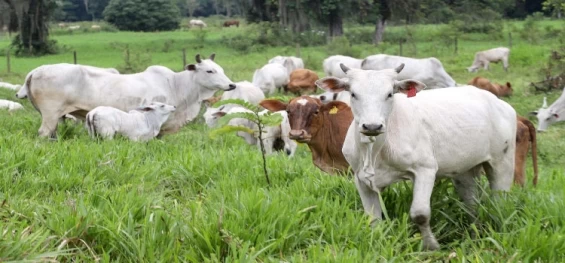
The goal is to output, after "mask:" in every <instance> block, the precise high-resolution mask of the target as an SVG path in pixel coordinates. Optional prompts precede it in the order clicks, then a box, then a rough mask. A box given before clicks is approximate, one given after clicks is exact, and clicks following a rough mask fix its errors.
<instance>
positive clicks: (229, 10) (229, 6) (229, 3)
mask: <svg viewBox="0 0 565 263" xmlns="http://www.w3.org/2000/svg"><path fill="white" fill-rule="evenodd" d="M224 5H225V6H224V7H225V8H226V16H227V17H231V8H232V6H231V5H232V3H231V2H229V1H228V2H226V3H224Z"/></svg>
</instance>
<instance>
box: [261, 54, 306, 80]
mask: <svg viewBox="0 0 565 263" xmlns="http://www.w3.org/2000/svg"><path fill="white" fill-rule="evenodd" d="M271 63H277V64H281V65H283V66H284V67H285V68H286V72H287V73H288V75H289V76H290V73H292V72H293V71H294V70H296V69H299V68H304V61H303V60H302V59H301V58H299V57H294V56H289V57H284V56H276V57H274V58H272V59H269V64H271Z"/></svg>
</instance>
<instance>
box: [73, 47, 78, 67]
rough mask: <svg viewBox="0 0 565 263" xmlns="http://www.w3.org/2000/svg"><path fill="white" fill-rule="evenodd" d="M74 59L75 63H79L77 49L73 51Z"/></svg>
mask: <svg viewBox="0 0 565 263" xmlns="http://www.w3.org/2000/svg"><path fill="white" fill-rule="evenodd" d="M73 61H74V62H75V65H76V64H77V51H76V50H75V51H73Z"/></svg>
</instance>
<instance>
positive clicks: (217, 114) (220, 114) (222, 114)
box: [212, 111, 226, 117]
mask: <svg viewBox="0 0 565 263" xmlns="http://www.w3.org/2000/svg"><path fill="white" fill-rule="evenodd" d="M225 115H226V113H225V112H223V111H218V112H214V113H213V114H212V116H214V117H224V116H225Z"/></svg>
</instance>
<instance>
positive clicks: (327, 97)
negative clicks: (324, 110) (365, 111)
mask: <svg viewBox="0 0 565 263" xmlns="http://www.w3.org/2000/svg"><path fill="white" fill-rule="evenodd" d="M344 81H346V80H345V79H344ZM310 97H312V98H317V99H319V100H320V101H321V102H322V103H324V104H328V103H330V102H332V101H341V102H343V103H345V104H347V105H348V106H349V105H351V92H349V91H347V90H344V91H340V92H330V91H326V92H324V93H322V94H318V95H310Z"/></svg>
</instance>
